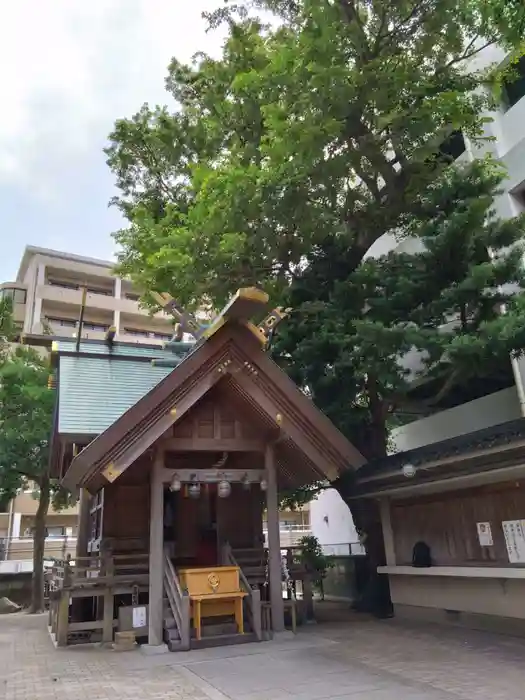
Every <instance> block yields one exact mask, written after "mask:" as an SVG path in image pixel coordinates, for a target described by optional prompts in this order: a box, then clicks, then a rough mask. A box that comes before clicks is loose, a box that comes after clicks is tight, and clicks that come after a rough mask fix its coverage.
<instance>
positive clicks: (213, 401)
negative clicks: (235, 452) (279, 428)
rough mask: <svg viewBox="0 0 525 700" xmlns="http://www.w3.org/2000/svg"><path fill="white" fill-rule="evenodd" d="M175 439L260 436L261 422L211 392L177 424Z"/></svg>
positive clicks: (233, 438)
mask: <svg viewBox="0 0 525 700" xmlns="http://www.w3.org/2000/svg"><path fill="white" fill-rule="evenodd" d="M171 436H172V437H174V438H191V437H194V438H208V439H211V438H214V437H215V438H217V439H221V440H235V439H246V440H253V439H260V438H261V429H260V427H259V424H258V422H256V423H255V424H254V423H253V420H252V421H251V420H249V419H247V418H246V415H243V413H242V409H239V408H238V407H237V406H235V407H233V406H232V405H231V403H230V402H228V401H227V400H226V399H225V397H224V396H223V394H221V393H220V392H212V393H211V394H210V395H208V396H206V397H205V398H204V399H202V401H200V402H199V403H198V404H197V405H196V406H194V407H193V408H192V409H191V410H190V411H189V412H188V414H187V415H186V416H185V417H183V418H182V419H181V421H180V422H177V423H175V424H174V426H173V429H172V432H171Z"/></svg>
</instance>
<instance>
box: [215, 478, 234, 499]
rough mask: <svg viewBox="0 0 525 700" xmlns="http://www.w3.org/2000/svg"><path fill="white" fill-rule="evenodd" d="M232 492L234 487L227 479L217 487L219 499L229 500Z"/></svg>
mask: <svg viewBox="0 0 525 700" xmlns="http://www.w3.org/2000/svg"><path fill="white" fill-rule="evenodd" d="M231 492H232V487H231V484H230V482H229V481H226V479H223V480H222V481H219V485H218V486H217V496H218V497H219V498H228V496H229V495H230V494H231Z"/></svg>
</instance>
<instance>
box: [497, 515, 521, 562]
mask: <svg viewBox="0 0 525 700" xmlns="http://www.w3.org/2000/svg"><path fill="white" fill-rule="evenodd" d="M501 526H502V528H503V534H504V535H505V544H506V545H507V552H508V555H509V562H510V563H511V564H525V520H504V521H503V522H502V523H501Z"/></svg>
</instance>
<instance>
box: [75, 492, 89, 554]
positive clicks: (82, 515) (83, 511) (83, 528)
mask: <svg viewBox="0 0 525 700" xmlns="http://www.w3.org/2000/svg"><path fill="white" fill-rule="evenodd" d="M78 504H79V514H78V532H77V548H76V556H77V557H87V555H88V551H87V549H88V541H89V539H90V536H91V532H90V525H91V518H90V512H89V511H90V508H91V495H90V493H89V491H87V489H81V490H80V498H79V501H78Z"/></svg>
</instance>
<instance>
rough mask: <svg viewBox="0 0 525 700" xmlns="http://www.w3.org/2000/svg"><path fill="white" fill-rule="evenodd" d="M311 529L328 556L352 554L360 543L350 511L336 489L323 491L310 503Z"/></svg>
mask: <svg viewBox="0 0 525 700" xmlns="http://www.w3.org/2000/svg"><path fill="white" fill-rule="evenodd" d="M310 527H311V530H312V535H314V537H317V539H318V540H319V543H320V544H321V546H322V547H323V549H324V551H325V553H326V554H350V547H349V545H351V544H355V543H357V541H358V539H359V538H358V536H357V532H356V529H355V527H354V521H353V520H352V515H351V513H350V509H349V508H348V506H347V505H346V503H345V502H344V501H343V499H342V498H341V496H340V495H339V493H338V492H337V491H336V490H335V489H327V490H326V491H321V493H320V494H319V496H317V498H316V499H315V500H313V501H312V502H311V503H310Z"/></svg>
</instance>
